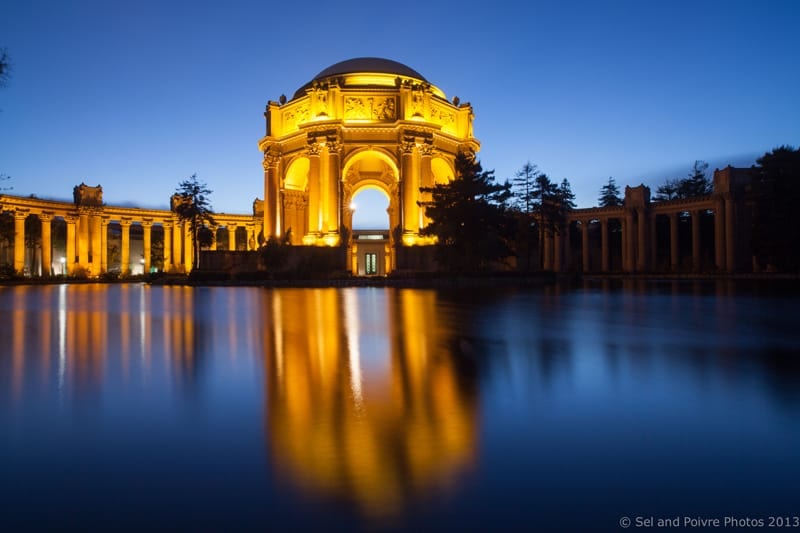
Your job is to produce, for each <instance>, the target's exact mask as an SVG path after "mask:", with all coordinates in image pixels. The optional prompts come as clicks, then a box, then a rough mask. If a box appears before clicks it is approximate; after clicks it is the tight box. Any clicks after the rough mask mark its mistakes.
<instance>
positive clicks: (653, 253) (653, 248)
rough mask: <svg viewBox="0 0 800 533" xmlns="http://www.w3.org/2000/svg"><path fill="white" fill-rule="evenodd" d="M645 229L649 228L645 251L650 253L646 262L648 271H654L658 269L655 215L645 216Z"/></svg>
mask: <svg viewBox="0 0 800 533" xmlns="http://www.w3.org/2000/svg"><path fill="white" fill-rule="evenodd" d="M647 227H648V228H650V232H649V233H650V235H649V236H648V237H647V242H648V245H647V249H648V251H649V252H650V253H649V255H648V259H647V260H648V261H649V263H650V270H652V271H655V270H656V268H657V267H658V233H657V231H656V230H657V225H656V214H655V213H650V214H649V215H648V216H647Z"/></svg>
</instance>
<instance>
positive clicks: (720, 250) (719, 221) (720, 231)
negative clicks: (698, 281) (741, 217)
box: [714, 198, 727, 272]
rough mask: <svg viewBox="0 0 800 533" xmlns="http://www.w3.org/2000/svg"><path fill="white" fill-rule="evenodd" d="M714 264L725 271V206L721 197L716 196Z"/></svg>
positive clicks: (721, 270) (719, 269)
mask: <svg viewBox="0 0 800 533" xmlns="http://www.w3.org/2000/svg"><path fill="white" fill-rule="evenodd" d="M714 264H715V265H716V267H717V270H718V271H720V272H725V271H726V270H727V268H726V264H725V207H724V204H723V200H722V198H717V201H716V202H715V207H714Z"/></svg>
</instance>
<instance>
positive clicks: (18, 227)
mask: <svg viewBox="0 0 800 533" xmlns="http://www.w3.org/2000/svg"><path fill="white" fill-rule="evenodd" d="M27 217H28V213H21V212H19V211H17V212H15V213H14V271H15V272H24V271H25V219H26V218H27Z"/></svg>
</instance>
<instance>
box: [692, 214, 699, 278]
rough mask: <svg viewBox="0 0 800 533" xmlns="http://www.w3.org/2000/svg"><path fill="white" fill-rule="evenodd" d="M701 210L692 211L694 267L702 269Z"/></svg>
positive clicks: (696, 269) (697, 269)
mask: <svg viewBox="0 0 800 533" xmlns="http://www.w3.org/2000/svg"><path fill="white" fill-rule="evenodd" d="M700 261H701V257H700V211H698V210H697V209H695V210H694V211H692V267H693V268H694V270H695V271H699V270H700Z"/></svg>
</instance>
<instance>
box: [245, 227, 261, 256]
mask: <svg viewBox="0 0 800 533" xmlns="http://www.w3.org/2000/svg"><path fill="white" fill-rule="evenodd" d="M245 228H246V229H247V243H246V246H247V250H249V251H251V252H252V251H253V250H256V249H258V242H256V237H257V235H256V226H255V224H247V225H246V226H245Z"/></svg>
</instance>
